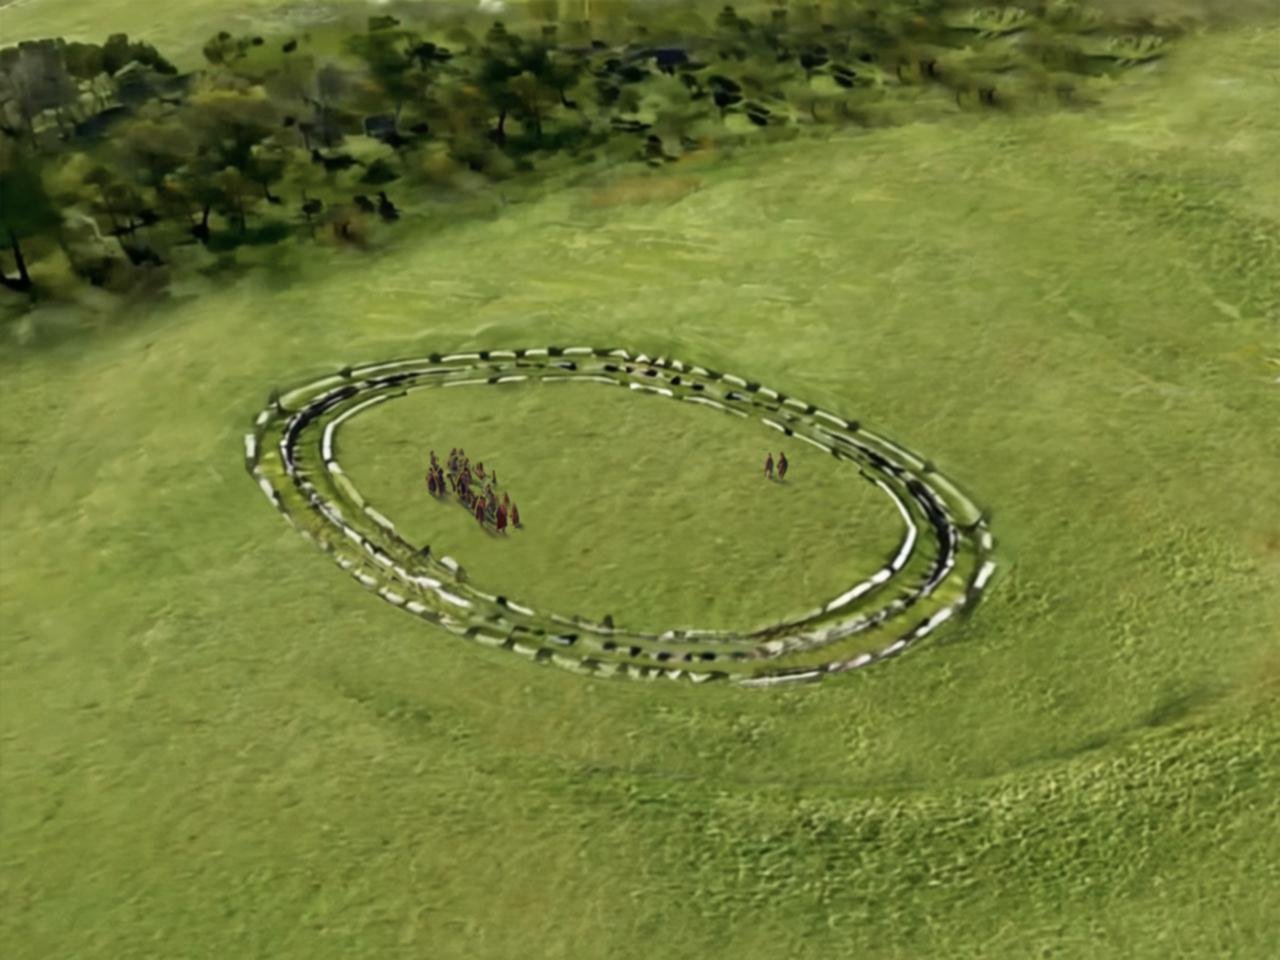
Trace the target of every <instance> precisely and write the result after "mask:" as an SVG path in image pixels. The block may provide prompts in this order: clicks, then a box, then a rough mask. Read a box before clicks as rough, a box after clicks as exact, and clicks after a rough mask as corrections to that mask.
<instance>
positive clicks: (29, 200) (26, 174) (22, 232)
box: [0, 139, 62, 293]
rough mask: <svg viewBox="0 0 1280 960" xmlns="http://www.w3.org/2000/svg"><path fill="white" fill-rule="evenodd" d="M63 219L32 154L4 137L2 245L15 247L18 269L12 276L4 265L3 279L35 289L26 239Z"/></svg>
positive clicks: (0, 148)
mask: <svg viewBox="0 0 1280 960" xmlns="http://www.w3.org/2000/svg"><path fill="white" fill-rule="evenodd" d="M61 223H62V218H61V217H60V216H59V215H58V211H57V209H56V208H55V207H54V205H53V202H52V201H51V200H50V199H49V195H48V193H46V192H45V187H44V180H43V179H42V178H41V176H40V171H39V169H38V168H37V167H36V165H35V163H34V162H33V161H32V158H31V157H29V156H27V155H26V154H25V153H22V152H20V151H19V149H18V147H17V145H16V144H12V143H11V142H10V141H6V140H3V139H0V248H8V249H9V250H12V251H13V259H14V263H15V266H16V267H17V270H18V275H17V277H10V276H9V274H8V271H7V269H2V268H0V283H2V284H3V285H4V286H5V287H7V288H8V289H10V290H15V291H18V292H20V293H26V292H31V291H32V290H33V289H34V287H33V284H32V281H31V274H30V273H29V272H28V270H27V260H26V257H25V256H24V255H23V252H22V243H23V241H26V240H30V239H33V238H35V237H38V236H40V235H41V234H46V233H52V232H54V231H56V230H57V228H58V227H59V226H60V225H61Z"/></svg>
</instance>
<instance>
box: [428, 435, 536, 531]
mask: <svg viewBox="0 0 1280 960" xmlns="http://www.w3.org/2000/svg"><path fill="white" fill-rule="evenodd" d="M446 483H447V484H448V490H446V489H445V484H446ZM480 484H484V487H483V489H482V488H481V487H480ZM497 485H498V471H497V470H490V471H488V472H486V471H485V468H484V463H483V462H482V461H476V465H475V469H474V470H473V469H472V467H471V460H470V458H469V457H468V456H467V454H466V452H465V451H464V450H462V449H461V448H456V449H453V450H450V451H449V459H448V460H447V461H446V462H445V466H443V467H442V466H441V465H440V461H439V460H438V459H437V458H436V452H435V451H434V450H432V451H431V465H430V466H428V467H427V492H428V493H430V494H431V495H432V496H433V497H443V496H446V495H447V494H448V493H450V492H451V493H453V494H454V495H455V496H456V497H457V498H458V502H459V503H461V504H462V505H463V506H464V507H466V508H467V509H468V510H469V511H471V513H472V514H473V515H474V516H475V518H476V522H477V523H479V524H480V525H481V526H482V527H483V526H485V525H486V524H490V523H492V524H493V525H494V528H495V529H496V530H497V531H498V532H499V533H505V532H506V530H507V523H508V522H509V523H510V524H511V525H512V526H514V527H518V526H520V509H519V508H518V507H517V506H516V505H515V502H514V501H513V500H512V499H511V496H510V494H508V493H507V492H506V491H503V494H502V499H501V500H499V499H498V495H497V493H496V492H495V491H494V489H493V488H494V487H496V486H497Z"/></svg>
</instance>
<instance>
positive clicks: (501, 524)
mask: <svg viewBox="0 0 1280 960" xmlns="http://www.w3.org/2000/svg"><path fill="white" fill-rule="evenodd" d="M506 531H507V511H506V510H505V509H504V508H503V507H499V508H498V532H499V533H506Z"/></svg>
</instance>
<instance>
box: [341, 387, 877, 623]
mask: <svg viewBox="0 0 1280 960" xmlns="http://www.w3.org/2000/svg"><path fill="white" fill-rule="evenodd" d="M671 407H675V409H674V410H672V409H670V408H671ZM454 437H457V438H458V441H457V442H456V443H455V442H454V441H453V439H452V438H454ZM339 438H340V445H339V454H340V457H341V463H342V464H343V469H344V470H345V471H346V472H347V473H348V474H349V475H350V477H351V480H352V481H353V482H354V483H355V485H356V487H357V488H358V489H359V490H360V492H361V493H362V494H363V495H364V496H365V497H366V498H367V499H368V500H369V502H370V503H372V504H373V505H374V506H375V507H376V508H377V509H379V510H380V511H382V512H383V513H385V514H387V515H388V516H389V517H390V518H391V519H392V520H393V521H394V522H395V523H396V527H397V529H398V530H399V531H400V532H401V533H402V534H403V535H405V536H406V537H408V539H409V541H410V542H411V543H415V544H419V545H421V544H430V545H431V549H432V551H433V552H435V553H436V554H437V555H439V554H447V555H450V556H454V557H458V558H463V564H464V566H465V567H466V570H467V572H468V574H469V577H470V580H471V581H472V582H473V583H475V584H476V585H477V586H480V587H481V588H482V589H485V590H488V591H490V592H493V593H499V594H506V595H508V596H510V597H512V598H514V599H518V600H520V601H521V602H524V603H528V604H530V605H532V606H533V607H535V608H537V609H540V610H554V611H556V612H559V613H561V614H570V613H582V614H585V615H593V616H595V617H602V616H604V614H605V613H610V614H612V616H613V619H614V621H615V622H616V623H617V624H618V625H619V626H620V627H621V626H623V625H626V626H628V627H632V628H635V629H642V630H650V631H655V632H661V631H663V630H666V629H669V628H679V627H696V628H703V629H718V630H731V629H742V630H751V629H754V628H756V627H762V626H766V625H768V624H770V623H776V622H778V621H779V620H780V619H782V618H783V617H785V616H801V615H803V614H805V613H806V612H807V611H809V610H811V609H813V608H814V607H815V606H818V605H819V604H820V603H825V602H826V601H828V600H830V599H832V598H833V597H835V596H838V595H839V594H841V593H843V592H844V591H845V590H847V589H848V588H849V587H850V586H851V585H852V584H854V583H857V582H858V581H860V580H862V579H864V578H865V577H868V576H870V575H871V574H872V573H874V572H875V571H876V570H877V569H878V568H879V567H880V565H881V564H883V563H884V562H885V559H886V558H888V557H889V556H891V555H892V554H893V553H894V551H895V550H896V549H897V546H898V542H899V539H900V538H901V527H902V521H901V519H900V517H899V516H898V512H897V510H896V509H895V508H894V507H893V505H892V503H891V502H890V501H889V500H888V499H887V498H886V497H885V495H884V494H882V493H881V492H880V491H879V490H877V489H876V488H875V487H872V486H870V485H869V484H867V483H866V482H865V481H863V480H862V478H861V477H859V476H858V473H857V470H856V468H855V467H853V466H851V465H849V464H847V463H841V462H838V461H836V460H833V459H832V458H831V457H829V456H827V455H825V454H823V453H822V452H821V451H819V450H816V449H814V448H812V447H810V446H808V445H807V444H805V443H802V442H799V441H796V440H794V439H789V438H785V437H782V436H780V435H778V434H776V433H773V432H772V431H769V432H766V428H763V427H761V426H760V425H759V424H758V423H751V424H748V423H747V422H745V421H741V420H739V419H738V418H736V417H730V416H727V415H725V414H720V413H717V412H715V411H709V410H705V409H701V408H697V407H692V406H689V405H685V404H675V403H671V402H670V401H667V402H662V398H659V397H637V396H636V394H635V393H633V392H631V391H625V392H624V391H620V390H616V389H605V388H604V387H601V386H598V385H594V384H587V383H565V384H552V383H547V384H539V385H536V386H524V385H517V384H506V385H502V386H498V387H485V388H480V387H471V388H463V389H460V390H438V389H437V390H428V391H422V392H419V393H414V394H410V395H409V396H408V397H406V398H403V399H398V400H395V401H394V402H391V403H386V404H382V405H381V406H378V407H375V408H373V409H372V410H370V411H369V412H368V413H366V414H363V415H361V416H360V417H358V418H356V419H354V420H352V421H351V422H350V423H349V424H347V425H346V426H345V427H344V428H343V429H342V431H341V432H340V433H339ZM457 445H462V446H464V447H465V449H466V450H467V454H468V456H470V457H471V459H472V461H473V462H482V463H484V464H486V465H487V466H488V467H489V468H496V469H497V470H498V479H499V481H500V486H499V488H498V489H499V491H500V492H501V491H506V492H508V493H510V494H511V495H513V496H514V497H515V499H516V503H517V505H519V507H520V513H521V522H522V524H523V528H522V529H521V530H519V531H510V532H509V534H508V536H506V537H498V536H493V537H485V536H479V535H478V526H477V524H476V521H475V520H474V519H473V518H471V517H470V516H468V514H467V512H466V511H465V510H464V509H463V508H462V507H460V506H458V505H457V504H456V503H454V502H452V500H451V499H450V500H448V501H446V502H436V501H433V500H432V499H431V497H430V495H429V494H428V493H427V491H426V490H425V488H424V483H425V480H424V476H423V474H424V473H425V469H426V467H425V465H426V462H427V450H428V448H434V449H435V450H436V451H437V454H438V456H440V457H441V458H442V459H444V458H445V457H447V455H448V450H449V448H450V447H452V446H457ZM782 447H785V448H786V452H787V459H788V460H789V461H790V467H791V472H790V477H789V479H788V481H787V483H786V484H778V483H769V482H768V481H766V480H765V479H764V477H763V465H764V458H765V453H766V452H767V451H772V452H773V454H774V455H775V456H776V455H777V454H778V452H779V450H780V448H782ZM530 570H538V571H541V574H540V575H539V576H537V577H535V578H530V577H529V575H528V572H529V571H530ZM620 584H625V587H624V588H623V589H619V585H620Z"/></svg>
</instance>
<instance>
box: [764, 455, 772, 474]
mask: <svg viewBox="0 0 1280 960" xmlns="http://www.w3.org/2000/svg"><path fill="white" fill-rule="evenodd" d="M764 475H765V476H766V477H768V478H769V479H770V480H772V479H773V454H772V453H770V454H769V455H768V456H767V457H765V458H764Z"/></svg>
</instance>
